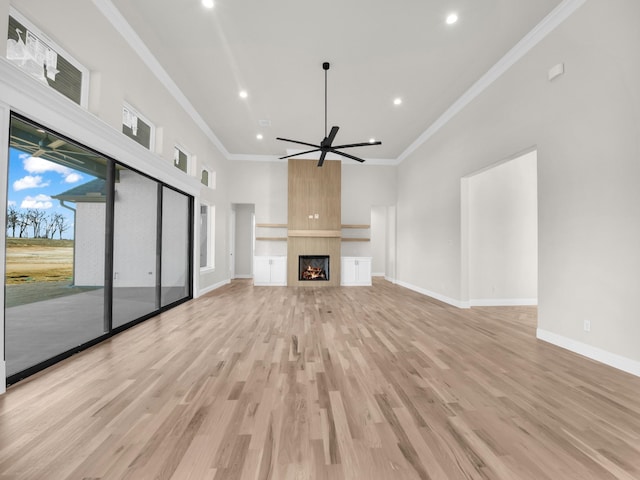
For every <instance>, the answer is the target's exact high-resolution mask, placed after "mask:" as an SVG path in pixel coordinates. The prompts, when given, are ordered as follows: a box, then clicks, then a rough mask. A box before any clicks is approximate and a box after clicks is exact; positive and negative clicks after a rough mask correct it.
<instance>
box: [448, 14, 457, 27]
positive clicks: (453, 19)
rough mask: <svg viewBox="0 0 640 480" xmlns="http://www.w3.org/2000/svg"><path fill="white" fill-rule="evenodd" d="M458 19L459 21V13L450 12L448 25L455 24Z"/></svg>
mask: <svg viewBox="0 0 640 480" xmlns="http://www.w3.org/2000/svg"><path fill="white" fill-rule="evenodd" d="M457 21H458V14H457V13H450V14H449V16H448V17H447V25H453V24H454V23H456V22H457Z"/></svg>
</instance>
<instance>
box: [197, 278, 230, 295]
mask: <svg viewBox="0 0 640 480" xmlns="http://www.w3.org/2000/svg"><path fill="white" fill-rule="evenodd" d="M230 283H231V280H230V279H228V278H227V279H226V280H223V281H221V282H218V283H214V284H213V285H209V286H208V287H205V288H201V289H200V290H199V291H198V296H201V295H204V294H205V293H209V292H213V291H214V290H215V289H217V288H220V287H224V286H225V285H229V284H230Z"/></svg>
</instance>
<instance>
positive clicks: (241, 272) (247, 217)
mask: <svg viewBox="0 0 640 480" xmlns="http://www.w3.org/2000/svg"><path fill="white" fill-rule="evenodd" d="M233 209H234V210H235V212H236V234H235V241H236V245H235V262H236V264H235V274H236V275H235V276H236V278H250V277H252V276H253V216H254V212H255V206H254V205H253V204H234V205H233Z"/></svg>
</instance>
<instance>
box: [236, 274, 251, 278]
mask: <svg viewBox="0 0 640 480" xmlns="http://www.w3.org/2000/svg"><path fill="white" fill-rule="evenodd" d="M234 278H253V275H250V274H249V275H247V274H242V275H236V276H235V277H234Z"/></svg>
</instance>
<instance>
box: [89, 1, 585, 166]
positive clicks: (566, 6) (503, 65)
mask: <svg viewBox="0 0 640 480" xmlns="http://www.w3.org/2000/svg"><path fill="white" fill-rule="evenodd" d="M586 1H587V0H563V1H562V2H561V3H560V4H559V5H558V6H557V7H556V8H554V9H553V10H552V11H551V12H550V13H549V14H548V15H547V16H546V17H545V18H544V19H542V21H541V22H540V23H539V24H538V25H536V26H535V27H534V28H533V29H532V30H531V31H530V32H529V33H528V34H527V35H525V36H524V37H523V38H522V39H521V40H520V41H519V42H518V43H517V44H516V45H515V46H514V47H513V48H511V50H509V51H508V52H507V54H506V55H504V56H503V57H502V58H501V59H500V60H499V61H498V62H497V63H496V64H495V65H494V66H493V67H491V68H490V69H489V70H488V71H487V72H486V73H485V74H484V75H483V76H482V77H480V78H479V79H478V80H477V81H476V82H475V83H474V84H473V85H472V86H471V87H470V88H469V89H468V90H467V91H466V92H465V93H464V94H462V96H460V98H458V100H456V101H455V102H454V103H453V104H452V105H451V106H450V107H449V108H448V109H447V110H446V111H445V112H444V113H443V114H442V115H441V116H440V117H438V119H437V120H436V121H435V122H433V123H432V124H431V125H430V126H429V128H427V129H426V130H425V131H424V132H423V133H422V134H421V135H420V136H419V137H418V138H417V139H415V140H414V141H413V142H412V143H411V144H410V145H409V146H408V147H407V148H406V149H405V150H404V151H403V152H402V153H401V154H400V155H399V156H398V157H397V158H395V159H367V163H369V164H370V165H399V164H400V163H402V161H403V160H405V159H406V158H407V157H408V156H409V155H411V154H412V153H413V152H415V151H416V150H417V149H418V148H419V147H420V146H421V145H423V144H424V143H425V142H426V141H427V140H429V139H430V138H431V137H432V136H433V135H435V134H436V132H438V131H439V130H440V129H441V128H442V127H444V126H445V125H446V124H447V123H448V122H449V121H450V120H451V119H452V118H453V117H454V116H455V115H457V114H458V113H459V112H460V111H462V110H463V109H464V108H465V107H466V106H467V105H468V104H469V103H471V102H472V101H473V100H474V99H475V98H476V97H478V96H479V95H480V94H481V93H482V92H484V90H486V89H487V88H488V87H489V86H490V85H491V84H492V83H493V82H495V81H496V80H497V79H498V78H500V76H501V75H502V74H503V73H505V72H506V71H507V70H508V69H509V68H511V67H512V66H513V65H514V64H515V63H516V62H517V61H518V60H520V59H521V58H522V57H523V56H524V55H525V54H526V53H528V52H529V51H530V50H531V49H532V48H533V47H534V46H535V45H537V44H538V43H539V42H540V41H541V40H543V39H544V38H545V37H546V36H547V35H548V34H549V33H551V32H552V31H553V30H554V29H555V28H556V27H557V26H558V25H560V24H561V23H562V22H564V21H565V20H566V19H567V18H568V17H569V16H571V15H572V14H573V13H574V12H575V11H576V10H577V9H578V8H580V7H581V6H582V5H583V4H584V3H585V2H586ZM92 2H93V3H94V4H95V6H96V7H97V8H98V10H99V11H100V12H101V13H102V14H103V15H104V16H105V17H106V18H107V20H109V22H110V23H111V24H112V25H113V27H114V28H115V29H116V31H118V32H119V33H120V34H121V35H122V37H123V38H124V39H125V41H127V43H128V44H129V45H131V47H132V48H133V49H134V50H135V51H136V53H137V54H138V55H139V56H140V58H141V59H142V61H143V62H144V63H145V64H146V65H147V67H149V69H150V70H151V71H152V73H153V74H154V75H155V76H156V77H157V78H158V80H159V81H160V82H161V83H162V84H163V85H164V87H165V88H166V89H167V90H168V91H169V93H170V94H171V95H173V97H174V98H175V99H176V101H177V102H178V103H179V104H180V105H181V106H182V108H183V109H184V110H185V112H187V114H188V115H189V116H190V117H191V118H192V119H193V121H194V122H195V123H196V125H198V127H199V128H200V129H201V130H202V132H203V133H204V134H205V135H206V136H207V137H208V138H209V140H211V142H212V143H213V144H214V145H215V146H216V147H217V148H218V150H220V152H221V153H222V154H223V156H224V157H225V158H226V159H227V160H236V161H242V160H248V161H278V160H279V158H278V156H277V155H253V154H237V153H234V154H231V153H230V152H229V151H228V150H227V149H226V148H225V146H224V145H223V144H222V142H221V141H220V139H219V138H218V137H217V136H216V135H215V133H214V132H213V130H211V128H210V127H209V125H207V123H206V122H205V121H204V119H203V118H202V117H201V116H200V114H199V113H198V111H197V110H196V109H195V107H194V106H193V105H192V104H191V102H190V101H189V100H188V99H187V97H186V96H185V95H184V93H182V91H181V90H180V88H179V87H178V86H177V85H176V83H175V82H174V81H173V79H172V78H171V77H170V76H169V74H168V73H167V72H166V70H165V69H164V68H163V67H162V65H161V64H160V62H159V61H158V60H157V59H156V57H155V56H154V55H153V54H152V53H151V51H150V50H149V48H148V47H147V46H146V45H145V44H144V42H143V41H142V39H141V38H140V37H139V36H138V34H137V33H136V32H135V30H134V29H133V28H132V27H131V25H129V23H128V22H127V21H126V20H125V18H124V17H123V16H122V14H121V13H120V11H119V10H118V9H117V8H116V7H115V5H113V3H112V2H111V1H110V0H92Z"/></svg>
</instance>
